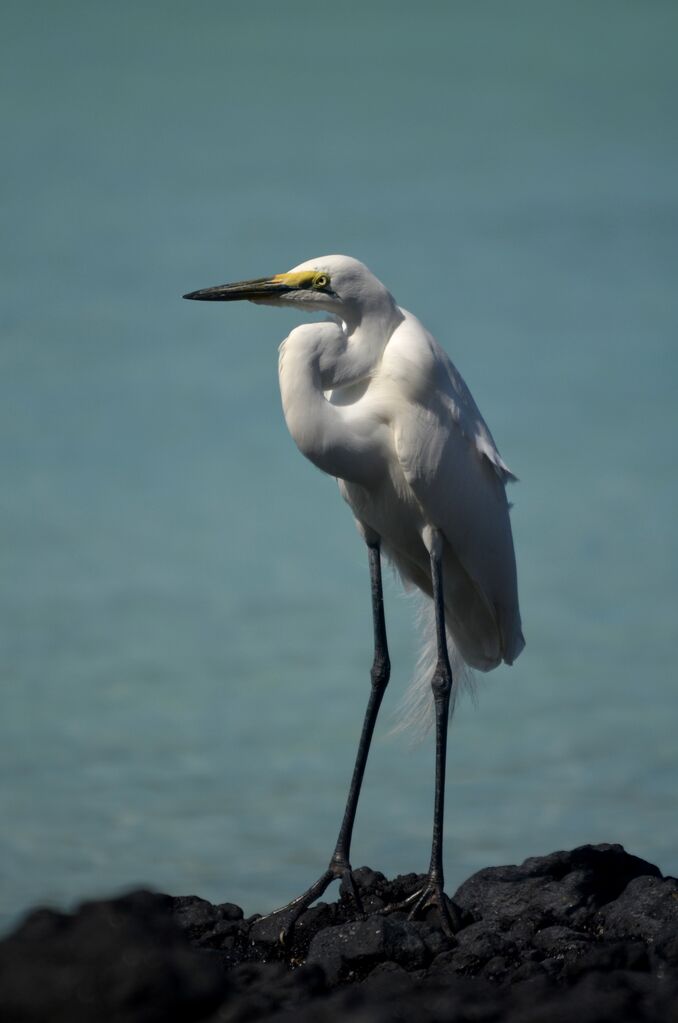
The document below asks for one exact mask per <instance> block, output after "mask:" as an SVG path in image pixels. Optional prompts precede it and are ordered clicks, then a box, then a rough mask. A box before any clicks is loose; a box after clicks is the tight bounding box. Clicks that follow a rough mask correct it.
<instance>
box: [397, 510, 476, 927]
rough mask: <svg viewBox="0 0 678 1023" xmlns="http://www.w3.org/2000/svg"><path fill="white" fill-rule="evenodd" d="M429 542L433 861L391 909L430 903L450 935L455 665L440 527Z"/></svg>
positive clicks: (453, 915)
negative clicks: (448, 808)
mask: <svg viewBox="0 0 678 1023" xmlns="http://www.w3.org/2000/svg"><path fill="white" fill-rule="evenodd" d="M427 532H428V536H427V537H426V539H427V541H428V542H427V546H428V549H429V553H430V557H431V581H432V584H433V604H434V607H435V621H436V645H437V650H438V656H437V661H436V666H435V670H434V672H433V678H432V679H431V689H432V691H433V701H434V706H435V719H436V778H435V800H434V809H433V841H432V844H431V863H430V866H429V870H428V877H427V878H426V882H425V883H424V885H423V886H422V887H421V888H419V889H417V891H415V892H414V893H413V894H412V895H410V896H409V897H408V898H407V899H405V900H404V901H403V902H400V903H397V904H395V905H391V906H389V907H388V908H387V912H393V911H394V910H401V909H407V910H409V915H410V917H411V918H413V917H416V916H419V915H420V914H421V913H424V912H425V911H426V910H427V909H428V908H429V907H435V908H436V909H437V910H438V913H439V914H440V920H441V924H442V927H443V930H444V931H445V933H446V934H447V935H449V936H451V935H453V934H454V933H455V931H458V930H459V924H460V921H459V917H458V913H457V910H456V908H455V906H454V904H453V903H451V902H450V900H449V899H448V898H447V896H446V895H445V892H444V890H443V886H444V880H445V879H444V874H443V822H444V816H445V764H446V759H447V727H448V719H449V709H450V694H451V692H452V669H451V667H450V658H449V654H448V650H447V634H446V630H445V603H444V598H443V592H444V591H443V563H442V554H443V538H442V535H441V533H440V531H439V530H437V529H430V530H427Z"/></svg>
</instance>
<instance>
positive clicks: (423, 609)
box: [391, 595, 474, 741]
mask: <svg viewBox="0 0 678 1023" xmlns="http://www.w3.org/2000/svg"><path fill="white" fill-rule="evenodd" d="M417 630H418V632H419V638H420V642H421V647H420V651H419V657H418V659H417V664H416V666H415V669H414V675H413V676H412V681H411V682H410V684H409V686H408V688H407V690H406V692H405V695H404V696H403V698H402V700H401V701H400V703H399V704H398V707H397V709H396V716H397V718H398V720H397V721H396V724H395V725H394V726H393V728H392V730H391V731H392V734H397V733H399V732H404V731H409V732H411V734H412V737H413V739H414V740H415V741H416V740H417V739H421V738H423V737H424V736H425V735H426V733H427V732H429V731H430V729H431V727H432V726H433V724H434V722H435V714H434V710H433V692H432V690H431V679H432V677H433V672H434V670H435V666H436V661H437V659H438V646H437V641H436V620H435V608H434V606H433V601H432V600H431V599H430V598H428V597H425V596H423V595H421V597H420V601H419V608H418V610H417ZM446 633H447V652H448V655H449V658H450V667H451V669H452V693H451V694H450V717H451V716H452V713H453V711H454V707H455V704H456V701H457V696H458V695H459V693H460V692H461V691H462V690H470V691H471V692H473V691H474V677H473V672H472V671H471V669H470V668H469V666H468V665H467V664H466V662H465V661H464V659H463V657H462V656H461V654H460V653H459V650H458V649H457V645H456V643H455V642H454V639H453V638H452V636H451V635H450V632H449V629H447V630H446Z"/></svg>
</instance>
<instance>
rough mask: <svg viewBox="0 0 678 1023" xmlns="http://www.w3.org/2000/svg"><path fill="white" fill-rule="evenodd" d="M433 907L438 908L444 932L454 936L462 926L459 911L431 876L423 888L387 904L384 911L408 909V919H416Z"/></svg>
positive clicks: (393, 911) (449, 936)
mask: <svg viewBox="0 0 678 1023" xmlns="http://www.w3.org/2000/svg"><path fill="white" fill-rule="evenodd" d="M431 908H433V909H437V910H438V915H439V917H440V925H441V927H442V930H443V933H444V934H446V935H447V937H448V938H453V937H454V935H455V934H456V932H457V931H458V930H459V929H460V927H461V918H460V916H459V911H458V910H457V907H456V906H455V904H454V903H453V902H452V900H451V899H448V897H447V895H445V892H444V891H443V887H442V885H441V884H440V883H439V882H437V881H432V880H431V879H430V878H429V879H428V880H427V881H426V883H425V884H424V885H422V887H421V888H417V890H416V891H415V892H413V893H412V894H411V895H408V897H407V898H406V899H403V900H402V901H401V902H395V903H392V904H391V905H390V906H386V907H385V908H384V910H383V911H382V912H383V913H396V912H399V911H400V912H402V911H403V910H407V911H408V913H407V918H408V920H416V919H417V918H418V917H421V916H422V915H423V913H425V911H426V910H427V909H431Z"/></svg>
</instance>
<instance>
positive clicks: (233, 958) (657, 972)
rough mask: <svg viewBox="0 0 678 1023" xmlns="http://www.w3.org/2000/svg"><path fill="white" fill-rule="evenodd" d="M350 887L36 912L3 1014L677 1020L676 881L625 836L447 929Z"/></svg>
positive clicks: (132, 898)
mask: <svg viewBox="0 0 678 1023" xmlns="http://www.w3.org/2000/svg"><path fill="white" fill-rule="evenodd" d="M355 881H356V885H357V887H358V889H359V891H360V896H361V900H362V903H363V906H364V907H365V909H366V910H367V911H368V916H367V917H366V918H358V917H357V916H356V912H355V908H354V905H353V903H352V900H351V899H350V898H348V896H347V893H344V894H343V895H342V897H341V898H340V899H339V900H338V901H337V902H335V903H331V904H323V903H321V904H319V905H318V906H315V907H313V908H312V909H310V910H308V911H307V912H306V913H304V914H303V916H302V917H301V919H300V920H299V921H298V923H297V924H296V926H295V928H294V929H293V931H292V932H291V934H289V935H288V936H287V940H286V942H285V943H284V944H282V943H281V941H280V933H281V930H283V929H284V924H285V921H284V920H281V919H279V918H268V919H260V918H258V917H253V918H251V919H249V920H245V919H244V918H243V914H242V911H241V910H240V909H239V908H238V907H237V906H234V905H232V904H231V903H224V904H222V905H217V906H213V905H212V904H211V903H209V902H206V901H205V900H204V899H199V898H197V897H195V896H187V897H183V898H175V899H172V898H170V897H169V896H163V895H152V894H150V893H148V892H138V893H134V894H133V895H129V896H125V897H123V898H120V899H114V900H110V901H106V902H98V903H90V904H86V905H84V906H83V907H81V909H80V910H78V912H77V913H75V914H73V915H68V914H63V913H54V912H51V911H46V910H40V911H36V912H35V913H33V914H31V916H29V917H28V918H27V920H26V921H25V922H24V924H22V926H21V927H19V928H18V929H17V931H15V933H14V934H13V935H10V937H8V938H6V939H5V941H4V942H0V1019H2V1021H3V1023H13V1021H16V1023H34V1021H35V1023H37V1021H40V1023H42V1021H43V1020H50V1021H53V1023H60V1021H65V1020H68V1021H74V1023H80V1021H85V1020H87V1021H89V1020H96V1021H99V1020H100V1021H103V1023H106V1021H109V1020H110V1021H120V1023H122V1021H127V1020H129V1021H133V1023H146V1021H149V1023H151V1021H155V1020H158V1021H160V1020H163V1021H170V1023H172V1021H175V1020H176V1021H179V1020H187V1021H188V1020H196V1021H197V1020H204V1021H205V1023H216V1021H217V1020H220V1021H225V1023H240V1021H242V1023H245V1021H249V1020H257V1021H270V1023H273V1021H276V1023H282V1021H288V1023H292V1021H294V1023H311V1021H313V1023H334V1021H338V1020H346V1019H349V1018H350V1019H352V1020H356V1021H357V1023H387V1021H388V1023H391V1021H395V1020H410V1019H416V1020H417V1021H421V1023H442V1021H452V1023H465V1021H468V1023H471V1021H472V1020H473V1021H479V1020H482V1021H486V1023H495V1021H496V1023H500V1021H501V1023H542V1021H543V1020H549V1023H571V1021H572V1020H573V1019H576V1021H577V1023H603V1021H611V1020H614V1021H615V1023H623V1021H629V1023H630V1021H634V1023H643V1021H646V1023H650V1021H651V1023H660V1021H664V1020H666V1021H669V1020H673V1021H675V1023H678V882H676V881H675V880H674V879H672V878H662V876H661V874H660V873H659V871H658V870H657V868H656V867H653V866H652V865H651V864H649V863H646V862H645V861H643V860H640V859H638V858H637V857H635V856H630V855H628V854H627V853H625V852H624V850H623V849H622V848H621V846H615V845H599V846H582V847H581V848H579V849H574V850H573V851H571V852H558V853H553V854H552V855H550V856H543V857H534V858H531V859H529V860H526V861H525V862H524V863H523V864H522V865H520V866H512V867H493V868H488V869H486V870H481V871H479V872H478V873H477V874H474V875H473V877H471V878H469V880H468V881H466V882H465V883H464V884H463V885H462V886H461V887H460V888H459V890H458V891H457V893H456V894H455V897H454V901H455V903H456V905H457V907H458V909H459V910H460V913H461V916H462V923H463V925H462V928H461V929H460V931H459V933H458V934H457V935H456V936H455V938H453V939H450V938H447V937H446V936H445V935H444V934H443V932H442V930H441V929H440V927H439V925H438V921H437V919H436V915H435V912H431V913H429V914H428V917H427V919H425V920H408V919H407V918H406V916H405V915H404V914H403V913H399V912H394V913H392V914H390V915H382V914H380V913H379V910H380V909H383V908H384V907H385V906H388V905H389V904H394V903H397V902H400V901H401V900H402V899H403V898H405V897H407V895H408V894H410V893H411V892H413V891H414V890H415V889H416V888H417V886H418V885H420V884H421V878H420V877H418V876H417V875H415V874H408V875H405V876H403V877H399V878H396V879H395V880H394V881H387V880H386V879H385V878H384V876H383V875H382V874H379V873H376V872H374V871H371V870H369V869H368V868H366V867H363V868H360V869H359V870H356V871H355Z"/></svg>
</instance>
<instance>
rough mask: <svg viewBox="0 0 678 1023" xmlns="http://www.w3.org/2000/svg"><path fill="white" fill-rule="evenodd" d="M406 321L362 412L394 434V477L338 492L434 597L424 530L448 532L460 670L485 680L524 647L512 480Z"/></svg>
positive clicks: (436, 357)
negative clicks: (509, 495)
mask: <svg viewBox="0 0 678 1023" xmlns="http://www.w3.org/2000/svg"><path fill="white" fill-rule="evenodd" d="M403 317H404V318H403V321H402V323H401V324H400V325H399V326H398V327H397V329H396V330H395V331H394V333H393V335H392V336H391V338H390V340H389V342H388V344H387V346H386V348H385V350H384V355H383V358H382V361H381V365H380V367H379V369H378V372H377V373H375V375H374V378H373V380H372V382H371V384H370V388H369V389H368V391H367V392H366V394H365V395H364V396H363V397H362V398H361V399H360V401H359V402H358V403H357V404H358V405H360V404H361V403H362V404H363V405H364V409H363V411H364V412H367V410H368V409H369V410H370V413H371V414H372V415H373V416H374V418H375V423H378V424H379V425H378V426H375V430H376V429H379V428H382V424H383V426H387V427H388V431H389V435H390V440H391V444H392V450H391V453H390V458H388V459H387V461H388V463H389V464H388V471H387V473H386V474H385V476H384V477H382V479H381V480H376V479H375V481H374V485H373V486H372V487H368V488H365V487H354V486H351V485H350V484H348V485H347V484H345V485H344V486H343V487H342V491H343V492H344V496H345V497H346V498H347V500H348V501H349V503H350V504H351V505H352V507H353V510H354V512H355V513H356V517H357V518H358V519H359V520H360V521H362V522H364V523H366V524H367V525H368V526H370V527H371V528H372V529H374V531H375V532H377V533H378V534H379V535H380V536H381V537H382V541H383V545H384V549H385V553H387V555H388V556H389V557H390V559H391V560H392V561H393V562H394V563H395V565H396V567H397V568H398V570H399V572H400V574H401V576H402V577H403V578H404V579H405V580H406V581H408V582H410V583H413V584H414V585H416V586H418V587H419V588H420V589H421V590H423V591H424V592H425V593H427V594H429V595H430V592H431V583H430V569H429V559H428V552H427V550H426V548H425V546H424V543H423V540H422V538H421V534H422V532H423V527H424V526H426V525H430V526H435V527H437V528H438V529H439V530H440V531H441V532H442V534H443V536H444V538H445V549H444V572H443V578H444V583H445V609H446V619H447V625H448V629H449V631H450V632H451V634H452V637H453V639H454V641H455V643H456V645H457V647H458V648H459V650H460V652H461V655H462V657H463V659H464V661H465V662H466V663H467V664H469V665H471V666H472V667H475V668H478V669H480V670H482V671H488V670H491V669H492V668H494V667H496V666H497V665H498V664H500V663H501V662H502V661H506V662H507V663H509V664H510V663H512V662H513V660H514V659H515V658H516V657H517V656H518V654H519V653H520V651H521V650H522V648H523V646H524V639H523V636H522V630H521V624H520V611H519V606H518V592H517V580H516V565H515V554H514V549H513V538H512V533H511V524H510V519H509V505H508V502H507V499H506V491H505V485H506V482H507V481H508V480H510V479H512V478H513V476H512V474H511V473H510V471H509V470H508V468H507V466H506V465H505V464H504V462H503V461H502V459H501V457H500V455H499V452H498V451H497V448H496V446H495V444H494V441H493V439H492V435H491V433H490V431H489V429H488V428H487V425H486V424H485V422H484V420H483V418H482V416H481V414H480V412H479V410H478V407H477V405H476V404H475V401H474V400H473V397H472V396H471V394H470V391H469V390H468V388H467V386H466V384H465V383H464V381H463V379H462V377H461V376H460V374H459V373H458V372H457V370H456V368H455V367H454V365H453V364H452V362H451V361H450V359H449V358H448V356H447V355H446V353H445V352H444V351H443V350H442V349H441V348H440V346H439V345H438V344H437V342H436V341H435V340H434V339H433V337H431V335H430V334H429V333H428V332H427V331H426V330H425V328H424V327H423V326H422V325H421V324H420V323H419V321H418V320H417V319H416V318H415V317H413V316H412V315H411V314H409V313H407V312H406V311H405V310H403ZM355 412H356V414H358V408H356V410H355ZM382 438H383V434H382ZM381 443H382V444H383V439H382V441H381ZM394 505H395V506H396V507H395V508H394V507H393V506H394Z"/></svg>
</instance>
